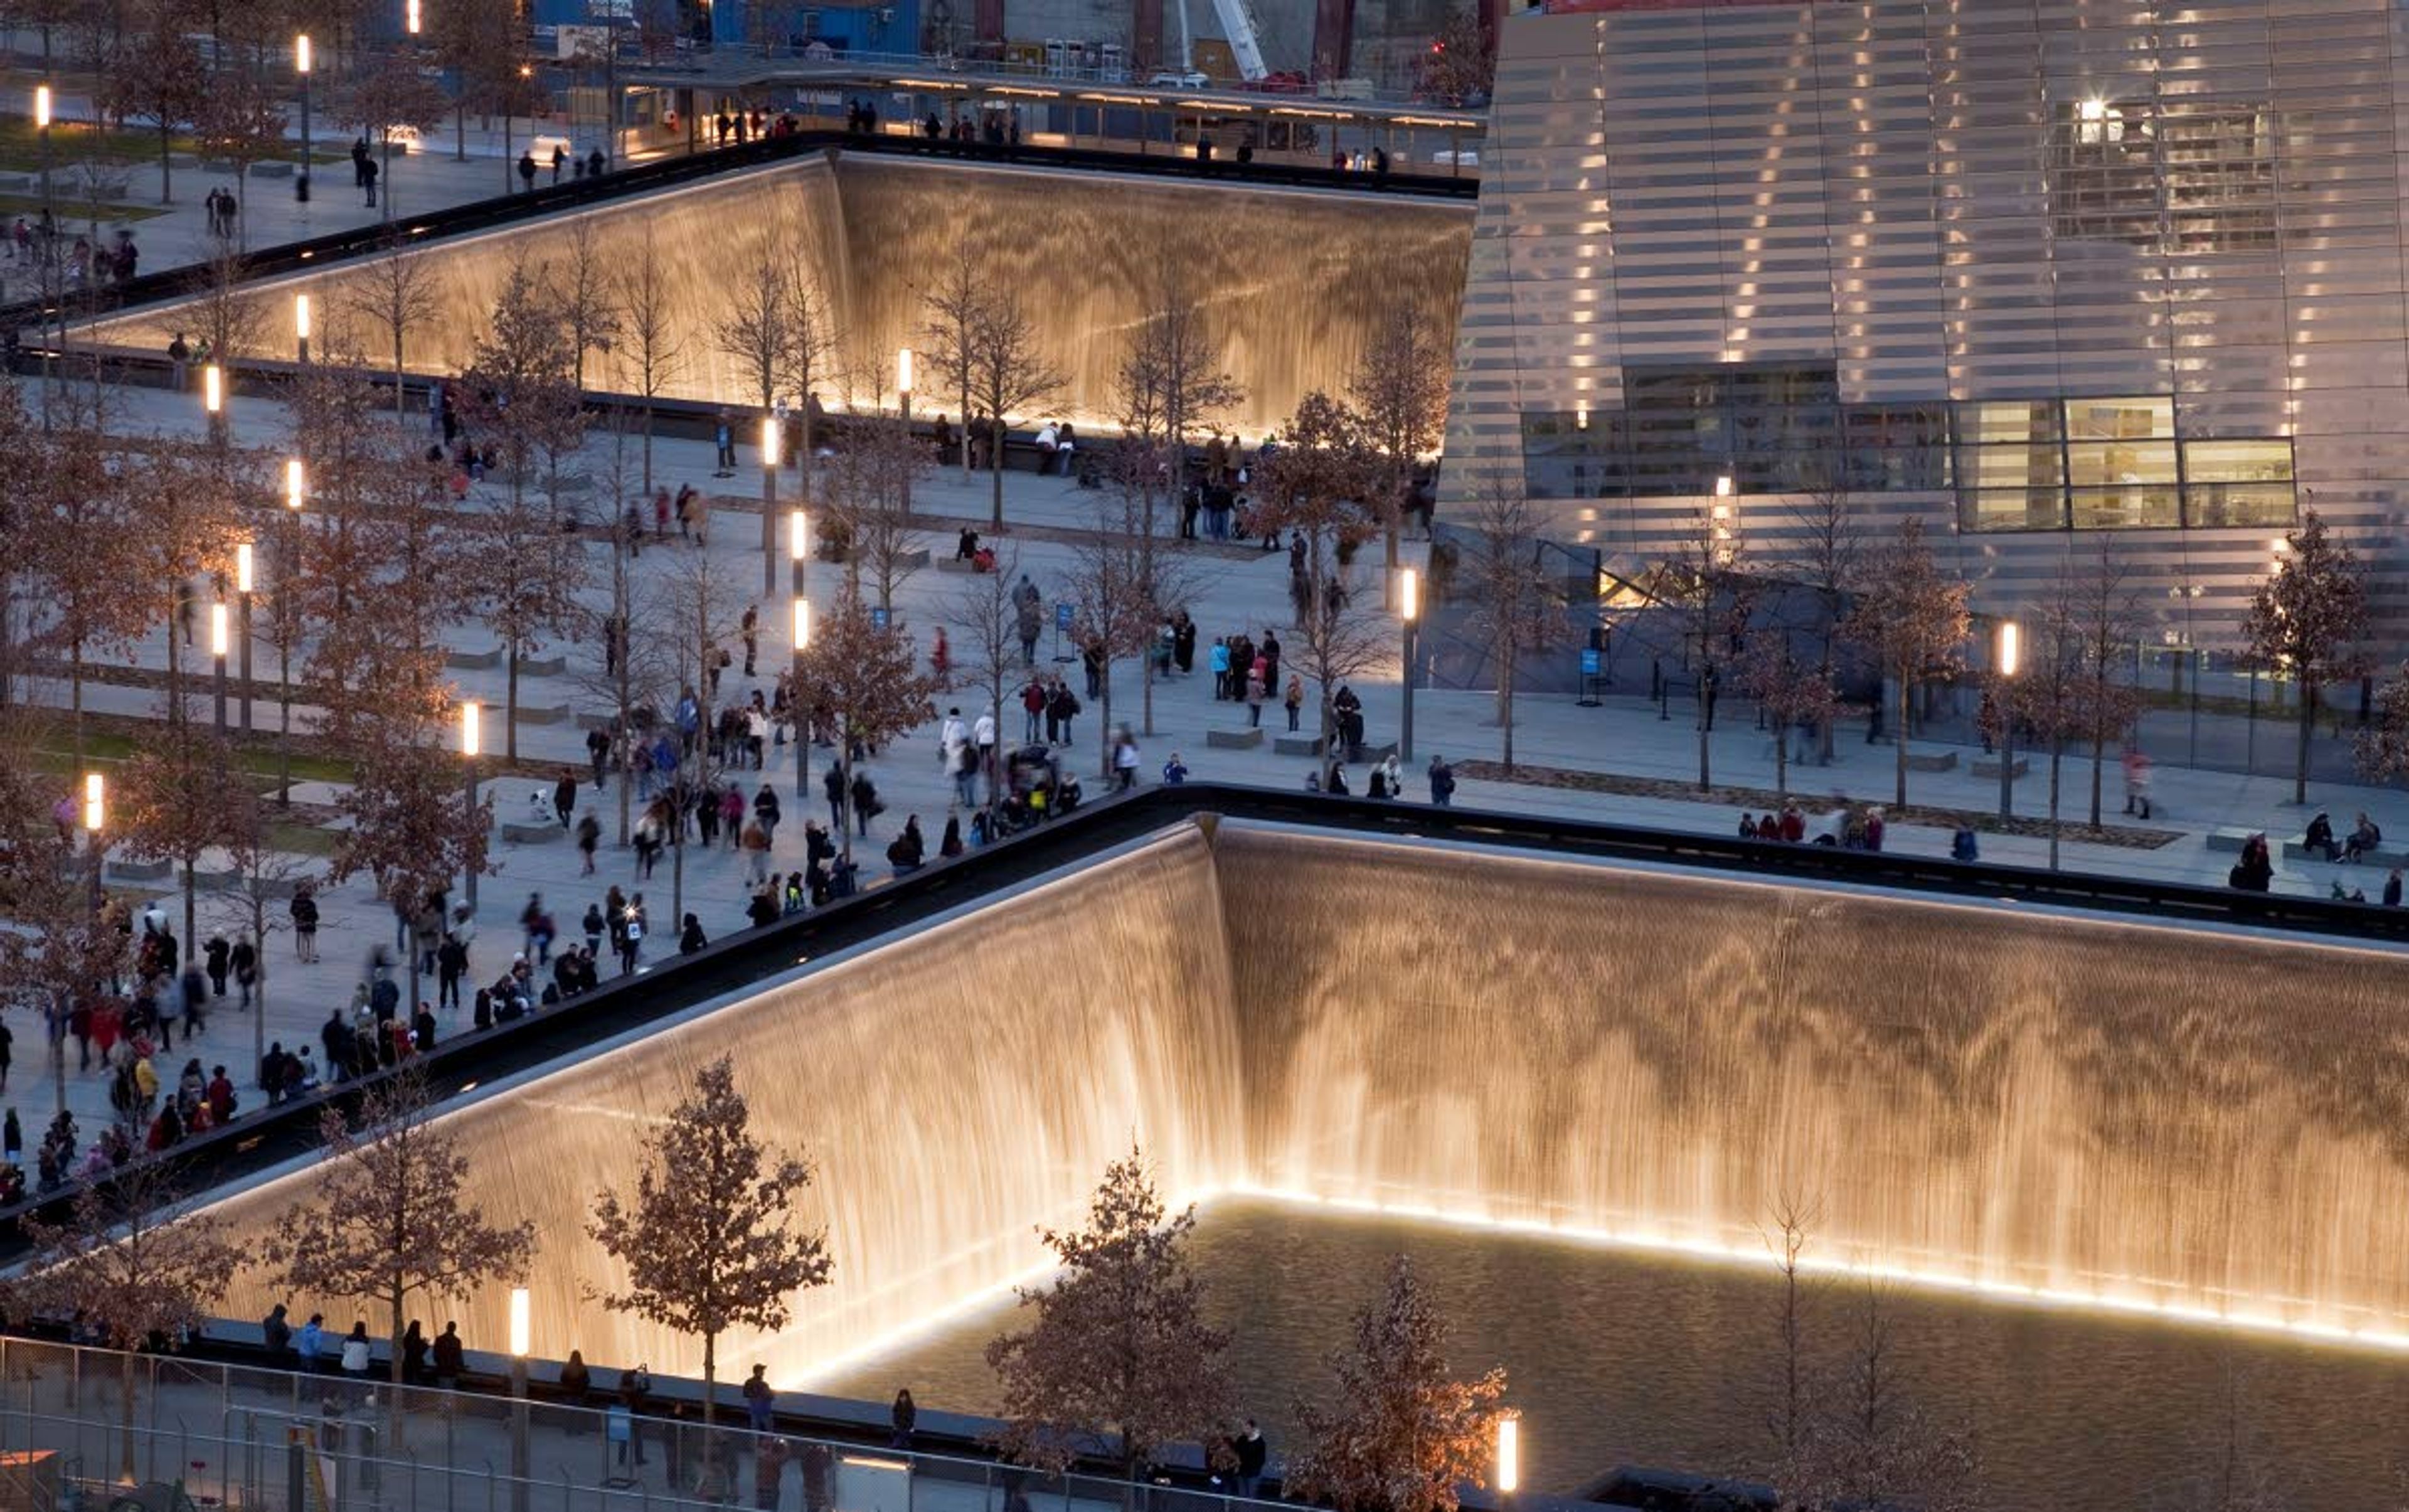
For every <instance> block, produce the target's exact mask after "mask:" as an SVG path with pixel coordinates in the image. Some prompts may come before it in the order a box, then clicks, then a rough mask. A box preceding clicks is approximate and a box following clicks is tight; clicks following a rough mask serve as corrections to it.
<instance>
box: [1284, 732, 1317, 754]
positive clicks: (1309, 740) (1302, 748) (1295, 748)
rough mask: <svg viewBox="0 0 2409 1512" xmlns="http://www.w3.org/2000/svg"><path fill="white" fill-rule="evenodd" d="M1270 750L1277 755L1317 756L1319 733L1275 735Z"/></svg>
mask: <svg viewBox="0 0 2409 1512" xmlns="http://www.w3.org/2000/svg"><path fill="white" fill-rule="evenodd" d="M1272 750H1273V752H1274V753H1275V754H1277V755H1279V756H1320V754H1321V737H1320V736H1319V735H1275V736H1273V737H1272Z"/></svg>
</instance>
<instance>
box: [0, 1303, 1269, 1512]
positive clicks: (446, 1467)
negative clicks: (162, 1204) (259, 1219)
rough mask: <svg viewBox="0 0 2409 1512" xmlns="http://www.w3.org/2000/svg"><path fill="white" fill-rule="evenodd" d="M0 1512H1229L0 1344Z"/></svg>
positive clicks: (831, 1446)
mask: <svg viewBox="0 0 2409 1512" xmlns="http://www.w3.org/2000/svg"><path fill="white" fill-rule="evenodd" d="M0 1388H5V1389H0V1512H137V1508H136V1507H133V1506H130V1505H126V1503H127V1502H128V1501H129V1500H130V1499H132V1498H134V1497H135V1495H136V1493H137V1491H138V1490H140V1489H142V1488H153V1490H151V1493H150V1494H149V1495H148V1496H147V1497H145V1498H143V1501H144V1508H143V1509H141V1512H178V1509H180V1504H179V1503H177V1502H176V1500H175V1498H174V1496H173V1494H172V1492H168V1491H162V1490H157V1488H162V1487H170V1488H172V1487H179V1486H180V1488H181V1490H182V1492H183V1494H184V1495H185V1496H187V1497H189V1498H190V1500H191V1501H192V1503H193V1504H194V1505H195V1506H197V1507H201V1508H213V1507H224V1508H230V1509H238V1512H355V1509H368V1508H377V1509H388V1512H685V1509H689V1508H691V1509H694V1512H702V1509H705V1508H710V1509H714V1512H715V1509H717V1508H721V1507H726V1506H728V1505H749V1506H752V1507H754V1508H757V1509H758V1512H1123V1509H1126V1508H1130V1507H1132V1503H1133V1502H1134V1503H1135V1504H1136V1505H1142V1506H1143V1507H1144V1508H1145V1509H1146V1512H1243V1509H1244V1508H1245V1507H1248V1506H1252V1505H1260V1504H1251V1503H1246V1502H1244V1501H1243V1500H1242V1499H1240V1498H1237V1497H1225V1496H1218V1495H1213V1494H1210V1493H1207V1492H1202V1491H1190V1490H1172V1489H1167V1488H1162V1487H1155V1486H1145V1487H1128V1486H1124V1485H1123V1484H1122V1483H1120V1482H1118V1481H1117V1480H1111V1479H1103V1478H1096V1477H1089V1476H1043V1475H1039V1474H1037V1473H1036V1472H1033V1471H1027V1470H1021V1469H1017V1468H1016V1467H1014V1466H1010V1465H1003V1464H998V1463H995V1462H989V1461H985V1460H978V1459H972V1458H967V1457H962V1456H956V1455H946V1454H932V1453H929V1452H926V1451H923V1450H917V1449H909V1448H900V1447H882V1448H866V1447H863V1446H861V1445H859V1444H848V1443H843V1442H838V1441H835V1440H828V1439H816V1438H811V1437H807V1436H801V1435H792V1434H778V1433H751V1432H749V1431H746V1430H745V1429H743V1428H741V1427H730V1426H728V1420H729V1418H733V1419H734V1420H735V1421H736V1422H738V1423H742V1422H743V1420H744V1419H743V1412H742V1411H741V1410H739V1411H736V1412H734V1413H730V1414H726V1415H723V1416H722V1418H721V1425H720V1426H718V1427H716V1428H714V1430H713V1431H712V1432H711V1433H708V1434H706V1433H704V1431H703V1428H702V1424H701V1420H700V1407H699V1404H694V1403H685V1402H661V1401H659V1400H657V1399H656V1401H655V1402H654V1403H653V1404H652V1407H651V1410H648V1411H646V1412H643V1413H629V1412H627V1411H624V1410H619V1409H614V1408H602V1407H599V1406H576V1405H570V1404H560V1403H553V1402H529V1401H527V1400H525V1399H523V1398H512V1397H511V1396H508V1395H501V1394H487V1393H481V1392H459V1391H441V1390H425V1389H418V1388H401V1389H396V1388H394V1387H392V1386H391V1385H389V1384H388V1383H386V1382H383V1381H381V1380H380V1381H373V1382H371V1381H360V1380H353V1379H350V1378H345V1377H340V1376H338V1375H330V1374H320V1375H304V1374H296V1373H290V1372H283V1371H265V1370H246V1369H241V1368H238V1367H233V1366H225V1365H215V1364H208V1363H201V1362H195V1361H184V1360H180V1359H177V1358H174V1357H172V1356H160V1355H134V1354H120V1353H117V1352H114V1351H109V1350H100V1349H82V1348H75V1347H71V1346H64V1345H45V1344H35V1343H27V1342H24V1341H21V1340H13V1339H7V1340H0Z"/></svg>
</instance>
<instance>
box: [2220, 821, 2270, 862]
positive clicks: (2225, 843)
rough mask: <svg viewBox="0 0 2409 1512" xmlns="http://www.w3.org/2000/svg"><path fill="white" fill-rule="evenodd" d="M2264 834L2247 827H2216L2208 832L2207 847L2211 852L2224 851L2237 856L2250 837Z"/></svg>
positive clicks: (2232, 825)
mask: <svg viewBox="0 0 2409 1512" xmlns="http://www.w3.org/2000/svg"><path fill="white" fill-rule="evenodd" d="M2264 832H2265V831H2263V830H2258V829H2253V828H2250V827H2249V826H2247V825H2238V824H2227V825H2218V826H2217V827H2216V828H2214V829H2212V830H2210V831H2209V832H2208V839H2207V845H2208V848H2209V849H2210V850H2213V851H2225V852H2228V853H2229V854H2231V855H2234V856H2239V855H2241V854H2242V847H2243V846H2244V845H2246V844H2248V843H2249V842H2250V837H2251V836H2253V835H2257V834H2263V833H2264Z"/></svg>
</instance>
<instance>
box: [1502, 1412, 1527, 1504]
mask: <svg viewBox="0 0 2409 1512" xmlns="http://www.w3.org/2000/svg"><path fill="white" fill-rule="evenodd" d="M1518 1490H1522V1418H1520V1417H1518V1416H1516V1415H1514V1414H1512V1413H1501V1414H1499V1415H1498V1418H1497V1495H1498V1500H1499V1505H1505V1504H1506V1502H1507V1499H1509V1498H1511V1497H1512V1496H1513V1494H1514V1493H1515V1492H1516V1491H1518Z"/></svg>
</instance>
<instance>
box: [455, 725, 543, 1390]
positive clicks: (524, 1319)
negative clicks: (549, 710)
mask: <svg viewBox="0 0 2409 1512" xmlns="http://www.w3.org/2000/svg"><path fill="white" fill-rule="evenodd" d="M475 707H476V705H475V704H473V703H472V704H470V705H469V708H471V709H474V708H475ZM533 1332H535V1328H534V1321H533V1319H532V1318H530V1317H529V1316H528V1312H527V1288H525V1287H512V1288H511V1353H512V1354H513V1355H515V1356H517V1357H518V1358H519V1359H521V1360H525V1359H526V1358H527V1349H528V1348H529V1346H531V1345H532V1343H533V1340H532V1339H531V1338H530V1337H529V1335H531V1334H532V1333H533Z"/></svg>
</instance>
